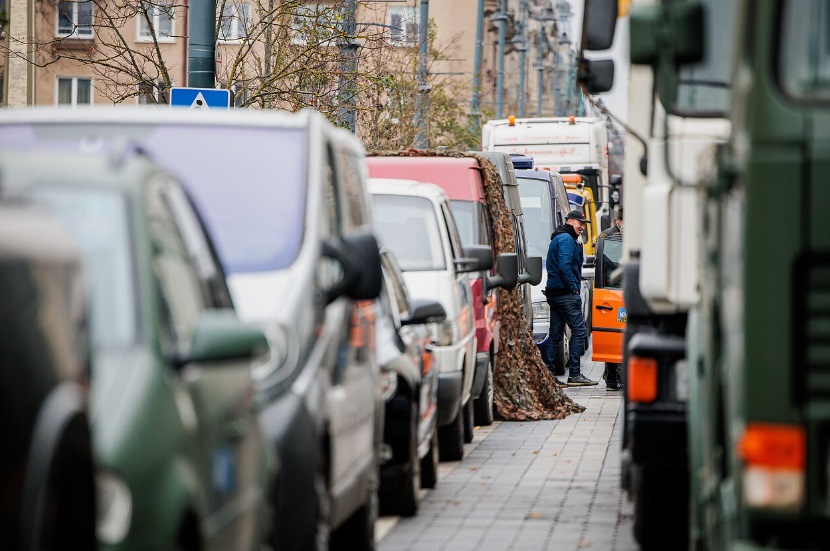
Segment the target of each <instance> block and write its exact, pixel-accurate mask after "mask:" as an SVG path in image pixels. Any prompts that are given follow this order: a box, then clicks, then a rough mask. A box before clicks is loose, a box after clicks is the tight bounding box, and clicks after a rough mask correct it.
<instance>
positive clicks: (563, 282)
mask: <svg viewBox="0 0 830 551" xmlns="http://www.w3.org/2000/svg"><path fill="white" fill-rule="evenodd" d="M545 268H546V269H547V272H548V280H547V287H552V288H554V289H570V290H571V291H573V292H574V293H575V294H578V293H579V288H580V285H581V282H582V244H581V243H579V242H577V235H576V231H574V229H573V228H572V227H571V226H569V225H567V224H563V225H562V226H560V227H559V228H557V229H556V231H555V232H554V233H553V236H552V239H551V241H550V245H549V246H548V256H547V260H546V262H545Z"/></svg>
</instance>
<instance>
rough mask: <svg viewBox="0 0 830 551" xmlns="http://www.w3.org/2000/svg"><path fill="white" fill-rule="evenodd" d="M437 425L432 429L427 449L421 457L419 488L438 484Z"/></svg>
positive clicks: (433, 486)
mask: <svg viewBox="0 0 830 551" xmlns="http://www.w3.org/2000/svg"><path fill="white" fill-rule="evenodd" d="M438 461H439V459H438V427H436V428H435V430H434V431H432V440H431V441H430V444H429V451H427V454H426V455H425V456H424V457H423V458H422V459H421V488H435V485H436V484H438Z"/></svg>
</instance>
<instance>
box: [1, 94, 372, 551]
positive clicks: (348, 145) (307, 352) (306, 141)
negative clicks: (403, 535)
mask: <svg viewBox="0 0 830 551" xmlns="http://www.w3.org/2000/svg"><path fill="white" fill-rule="evenodd" d="M119 141H120V142H126V143H129V144H133V145H134V147H137V148H140V149H141V150H143V151H145V152H147V154H148V155H150V156H151V157H152V158H153V159H154V160H155V161H156V162H157V163H159V164H160V165H161V166H163V167H165V168H167V169H169V170H170V171H171V172H173V173H175V174H176V175H177V176H179V177H180V178H181V180H182V183H183V185H184V186H185V188H186V189H187V190H188V191H189V192H190V194H191V195H192V196H193V200H194V202H195V203H196V206H197V207H198V209H199V210H200V212H201V213H202V214H203V216H204V219H205V225H206V227H207V229H208V231H209V232H210V233H211V235H212V236H213V237H214V239H215V240H216V248H217V252H218V256H219V259H220V260H221V263H222V266H223V267H224V270H225V272H226V273H227V277H228V285H229V287H230V291H231V295H232V297H233V301H234V303H235V305H236V308H237V312H238V313H239V316H240V318H241V319H243V320H245V321H249V322H254V323H257V324H259V325H260V326H261V327H263V328H264V329H265V332H266V335H267V336H268V338H269V341H270V343H271V347H272V355H271V358H270V361H268V362H267V363H266V364H265V365H263V366H260V367H259V368H257V370H256V376H257V401H258V403H259V404H260V405H261V407H262V412H261V421H262V425H263V429H264V430H265V432H266V435H267V438H268V439H269V441H270V442H271V443H272V447H273V448H274V449H276V450H277V451H278V452H279V460H280V465H281V469H282V476H281V478H280V483H279V485H278V487H277V489H276V490H275V493H276V503H277V507H278V511H277V513H276V517H277V519H278V531H277V534H278V536H277V548H279V549H280V550H281V551H286V550H304V549H309V548H315V547H317V548H320V547H324V546H325V545H326V543H327V542H328V541H329V540H332V541H331V543H332V545H334V546H336V545H337V544H338V543H341V542H342V544H343V545H344V546H348V547H349V548H350V549H372V548H373V547H374V519H375V517H376V515H377V489H378V454H379V450H380V446H381V444H382V441H383V404H382V402H381V396H380V391H379V382H378V379H379V368H378V365H377V362H376V360H375V354H374V345H373V339H372V337H373V335H374V321H373V317H374V309H375V307H374V304H373V300H374V298H376V297H377V296H378V294H379V292H380V285H381V283H380V282H381V277H382V276H381V266H380V260H379V256H378V248H377V244H376V242H375V239H374V237H372V236H371V235H370V233H369V229H370V228H369V224H370V215H369V213H370V211H369V204H368V196H367V192H366V167H365V161H364V150H363V146H362V144H361V143H360V141H359V140H358V139H357V138H355V137H354V136H353V135H352V134H350V133H349V132H347V131H345V130H340V129H337V128H336V127H334V125H332V124H330V123H328V122H327V121H326V120H325V118H324V117H323V116H322V115H321V114H319V113H317V112H314V111H303V112H300V113H285V112H276V111H272V112H263V111H253V110H242V109H240V110H232V111H230V112H227V111H218V110H210V111H198V112H197V111H190V110H158V109H152V108H151V109H141V108H125V107H118V108H103V107H102V108H96V109H94V110H68V109H63V110H62V109H26V110H14V111H7V112H3V113H0V149H6V148H9V149H18V148H20V147H24V146H25V145H26V144H31V143H42V144H47V145H48V146H49V147H63V148H66V149H68V150H70V151H74V152H76V153H77V152H80V151H89V150H94V149H97V148H100V147H106V146H107V144H109V143H115V142H119Z"/></svg>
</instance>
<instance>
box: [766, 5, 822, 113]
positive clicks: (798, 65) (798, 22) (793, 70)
mask: <svg viewBox="0 0 830 551" xmlns="http://www.w3.org/2000/svg"><path fill="white" fill-rule="evenodd" d="M781 28H782V32H781V35H780V36H781V41H780V43H779V63H778V67H779V75H778V78H779V82H780V86H781V88H782V89H783V90H784V92H786V93H787V94H788V95H790V96H792V97H795V98H797V99H805V100H813V101H816V100H817V101H828V100H830V4H828V3H827V2H825V1H823V0H798V1H793V0H790V1H788V2H784V9H783V13H782V18H781Z"/></svg>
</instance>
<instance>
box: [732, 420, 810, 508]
mask: <svg viewBox="0 0 830 551" xmlns="http://www.w3.org/2000/svg"><path fill="white" fill-rule="evenodd" d="M805 454H806V436H805V433H804V427H801V426H796V425H774V424H769V423H749V424H748V425H747V427H746V430H744V433H743V435H742V436H741V439H740V440H739V441H738V455H739V457H740V458H741V459H742V460H743V462H744V466H743V495H744V500H745V501H746V504H747V505H748V506H750V507H757V508H767V509H790V510H792V509H798V508H799V507H800V506H801V505H802V504H803V503H804V465H805Z"/></svg>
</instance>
